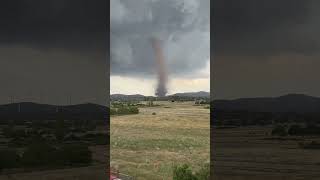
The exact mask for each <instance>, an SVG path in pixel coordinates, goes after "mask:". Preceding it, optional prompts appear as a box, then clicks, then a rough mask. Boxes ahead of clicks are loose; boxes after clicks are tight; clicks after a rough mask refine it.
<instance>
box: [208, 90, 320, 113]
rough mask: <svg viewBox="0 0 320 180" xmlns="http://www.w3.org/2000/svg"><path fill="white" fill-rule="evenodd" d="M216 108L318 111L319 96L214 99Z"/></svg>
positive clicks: (319, 104)
mask: <svg viewBox="0 0 320 180" xmlns="http://www.w3.org/2000/svg"><path fill="white" fill-rule="evenodd" d="M213 107H214V108H215V109H217V110H228V111H229V110H232V111H238V110H239V111H253V112H297V113H310V112H320V98H318V97H312V96H307V95H304V94H288V95H284V96H280V97H260V98H240V99H235V100H214V101H213Z"/></svg>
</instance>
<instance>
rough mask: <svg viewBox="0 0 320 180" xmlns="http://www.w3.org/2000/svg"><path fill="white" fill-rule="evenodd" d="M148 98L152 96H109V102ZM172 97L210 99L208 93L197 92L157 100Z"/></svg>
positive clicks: (165, 98)
mask: <svg viewBox="0 0 320 180" xmlns="http://www.w3.org/2000/svg"><path fill="white" fill-rule="evenodd" d="M148 97H153V98H155V97H154V96H144V95H141V94H134V95H125V94H111V95H110V99H111V101H116V100H125V101H143V100H145V99H146V98H148ZM172 97H185V98H210V93H209V92H205V91H199V92H185V93H176V94H172V95H168V96H165V97H161V98H158V99H160V100H168V99H170V98H172Z"/></svg>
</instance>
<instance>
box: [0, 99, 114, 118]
mask: <svg viewBox="0 0 320 180" xmlns="http://www.w3.org/2000/svg"><path fill="white" fill-rule="evenodd" d="M106 115H108V107H106V106H101V105H97V104H91V103H86V104H76V105H65V106H57V105H49V104H38V103H33V102H21V103H12V104H4V105H0V120H1V119H21V118H23V119H57V118H63V119H85V118H87V119H91V118H94V119H105V116H106Z"/></svg>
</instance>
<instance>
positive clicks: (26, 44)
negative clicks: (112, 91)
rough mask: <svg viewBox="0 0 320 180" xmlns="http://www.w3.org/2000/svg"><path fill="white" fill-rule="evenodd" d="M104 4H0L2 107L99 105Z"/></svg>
mask: <svg viewBox="0 0 320 180" xmlns="http://www.w3.org/2000/svg"><path fill="white" fill-rule="evenodd" d="M107 5H108V2H107V1H105V0H93V1H87V0H77V1H73V0H46V1H43V0H32V1H25V0H15V1H5V2H2V3H1V6H0V23H1V28H0V85H1V90H0V104H3V103H9V102H11V97H14V100H15V102H20V101H33V102H41V103H49V104H69V100H68V99H69V98H70V97H71V102H72V103H85V102H92V103H99V104H106V99H107V97H108V93H107V92H108V88H107V85H108V76H107V75H108V70H109V69H108V67H107V59H106V57H107V55H106V54H107V53H106V51H108V50H109V49H108V48H107V42H108V33H107V28H106V22H107V18H108V16H107V14H108V12H109V10H108V6H107Z"/></svg>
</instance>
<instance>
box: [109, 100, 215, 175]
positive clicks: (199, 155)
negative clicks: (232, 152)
mask: <svg viewBox="0 0 320 180" xmlns="http://www.w3.org/2000/svg"><path fill="white" fill-rule="evenodd" d="M155 104H158V105H160V106H154V107H142V108H139V110H140V113H139V114H135V115H121V116H111V123H110V124H111V127H110V137H111V142H110V146H111V149H110V150H111V166H112V167H115V168H117V169H118V170H119V171H120V172H122V173H125V174H128V175H131V176H134V177H136V179H139V180H150V179H154V180H157V179H171V177H172V171H173V170H172V167H173V165H175V164H189V165H191V166H192V168H193V169H195V170H196V169H198V168H200V167H201V166H202V165H203V164H204V163H206V162H209V157H210V114H209V113H210V112H209V111H210V110H209V109H206V108H205V107H204V106H194V102H167V101H161V102H160V101H157V102H155ZM154 113H155V114H154Z"/></svg>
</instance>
